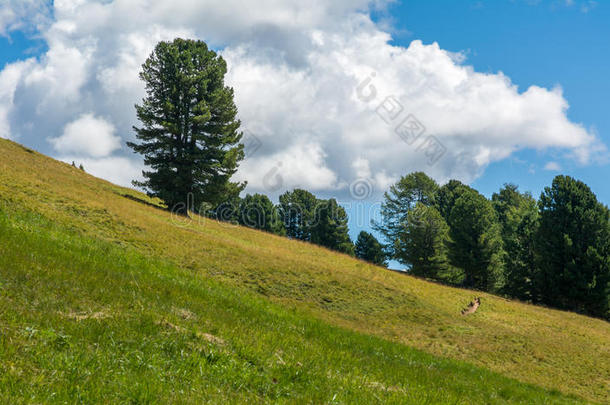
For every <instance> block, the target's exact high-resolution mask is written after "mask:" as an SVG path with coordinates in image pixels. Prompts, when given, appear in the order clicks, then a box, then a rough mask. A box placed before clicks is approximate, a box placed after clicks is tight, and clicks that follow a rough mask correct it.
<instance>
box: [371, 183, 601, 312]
mask: <svg viewBox="0 0 610 405" xmlns="http://www.w3.org/2000/svg"><path fill="white" fill-rule="evenodd" d="M384 197H385V198H384V202H383V204H382V209H381V211H382V220H381V221H380V222H378V223H375V224H374V227H375V229H377V230H378V231H379V232H381V233H382V234H383V235H384V237H385V238H386V240H387V242H388V243H387V245H386V246H385V249H386V250H385V251H386V254H387V257H388V258H390V259H394V260H397V261H399V262H400V263H402V264H404V265H405V266H406V267H407V268H408V271H409V272H410V273H411V274H414V275H417V276H421V277H426V278H430V279H435V280H440V281H443V282H445V283H449V284H453V285H458V286H464V287H468V288H476V289H480V290H483V291H489V292H493V293H499V294H503V295H506V296H510V297H515V298H518V299H520V300H524V301H529V302H533V303H537V304H544V305H548V306H552V307H556V308H560V309H566V310H573V311H577V312H581V313H585V314H589V315H593V316H598V317H603V318H606V319H609V318H610V312H609V308H610V305H609V301H610V222H609V220H610V216H609V210H608V208H607V207H606V206H605V205H603V204H601V203H600V202H598V201H597V198H596V196H595V194H594V193H593V192H592V191H591V190H590V188H589V187H588V186H587V185H586V184H584V183H583V182H581V181H578V180H575V179H573V178H571V177H568V176H557V177H555V179H554V180H553V183H552V185H551V186H550V187H546V188H545V189H544V191H543V192H542V193H541V195H540V198H539V199H538V201H536V199H535V198H534V197H533V196H532V195H531V194H530V193H522V192H520V191H519V190H518V187H517V186H516V185H514V184H507V185H505V186H504V187H503V188H502V189H501V190H499V192H497V193H494V194H493V196H492V198H491V199H487V198H486V197H485V196H483V195H481V194H480V193H479V192H478V191H476V190H475V189H473V188H471V187H469V186H467V185H465V184H462V183H461V182H459V181H457V180H451V181H449V182H448V183H446V184H445V185H443V186H439V185H438V184H437V183H436V182H435V181H434V180H433V179H431V178H430V177H428V176H426V175H425V174H424V173H422V172H416V173H411V174H409V175H407V176H404V177H402V178H401V179H400V180H399V181H398V182H397V183H396V184H394V185H393V186H392V187H391V188H390V190H389V191H388V192H386V193H385V196H384Z"/></svg>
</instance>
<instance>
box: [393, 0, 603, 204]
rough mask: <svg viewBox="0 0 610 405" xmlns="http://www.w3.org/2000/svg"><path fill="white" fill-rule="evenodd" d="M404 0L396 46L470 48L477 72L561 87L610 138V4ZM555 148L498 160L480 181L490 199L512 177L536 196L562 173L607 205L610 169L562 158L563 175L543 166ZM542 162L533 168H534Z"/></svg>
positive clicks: (579, 118) (581, 117) (573, 114)
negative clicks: (415, 41)
mask: <svg viewBox="0 0 610 405" xmlns="http://www.w3.org/2000/svg"><path fill="white" fill-rule="evenodd" d="M569 4H570V3H569V2H565V1H540V2H532V1H529V2H528V1H518V0H514V1H509V0H500V1H459V2H458V1H425V0H422V1H413V0H409V1H403V2H400V3H398V4H395V5H393V6H391V7H390V9H389V13H390V14H391V16H392V18H393V23H394V25H395V27H396V32H395V33H394V36H395V43H396V44H398V45H403V46H405V45H407V44H408V43H409V42H411V41H412V40H413V39H421V40H423V41H424V42H425V43H430V42H434V41H436V42H438V43H439V45H440V46H441V47H442V48H444V49H448V50H450V51H454V52H457V51H465V52H466V55H467V63H468V64H472V65H474V67H475V69H476V70H477V71H481V72H498V71H502V72H504V73H505V74H506V75H507V76H509V77H510V78H511V80H512V82H513V83H514V84H517V85H518V86H519V89H520V90H521V91H523V90H524V89H526V88H527V87H529V86H531V85H540V86H544V87H548V88H551V87H553V86H555V85H557V84H559V85H561V87H562V88H563V90H564V97H565V98H566V99H567V100H568V102H569V104H570V109H569V110H568V117H569V118H570V119H571V120H573V121H575V122H579V123H583V124H584V125H585V127H594V128H596V130H597V132H598V134H599V136H600V138H601V139H602V140H604V141H605V143H609V142H608V141H610V114H608V108H609V107H610V103H609V95H610V52H608V50H610V24H609V22H610V2H604V1H600V2H595V3H592V2H589V1H580V2H579V1H574V4H572V5H569ZM549 156H553V153H552V152H548V151H547V152H545V153H538V152H536V151H531V150H528V151H522V152H519V153H516V154H515V155H514V156H513V157H512V158H509V159H506V160H505V161H501V162H496V163H492V164H491V165H490V166H489V167H488V168H487V170H486V171H485V173H484V175H483V176H482V177H480V178H479V179H477V180H476V181H475V182H474V183H473V186H474V187H476V188H477V189H478V190H480V191H481V192H483V193H484V194H486V195H488V196H490V195H491V194H492V193H493V192H494V191H496V190H498V188H500V187H501V186H502V184H504V183H507V182H513V183H516V184H518V185H519V186H520V188H521V189H522V190H529V191H532V192H533V194H534V195H535V196H536V197H537V196H538V195H539V194H540V192H541V191H542V189H543V188H544V186H547V185H549V184H550V183H551V181H552V179H553V177H554V176H555V175H556V174H558V173H561V174H567V175H570V176H574V177H576V178H579V179H581V180H583V181H584V182H585V183H587V184H588V185H589V186H590V187H591V188H592V189H593V191H594V192H595V193H596V194H597V195H598V197H599V198H600V199H601V200H602V201H603V202H604V203H605V204H609V203H610V187H607V176H608V175H610V170H609V166H608V165H606V164H602V165H595V164H594V165H588V166H582V165H579V164H577V163H575V162H570V161H566V160H561V159H558V161H559V162H560V164H561V167H562V169H561V170H560V171H558V172H554V171H546V170H543V166H544V164H545V162H547V161H548V160H549ZM531 164H534V165H535V166H536V168H535V171H534V173H531V172H530V165H531Z"/></svg>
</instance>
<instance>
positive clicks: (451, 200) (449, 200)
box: [434, 180, 472, 221]
mask: <svg viewBox="0 0 610 405" xmlns="http://www.w3.org/2000/svg"><path fill="white" fill-rule="evenodd" d="M467 190H472V188H470V187H469V186H467V185H465V184H464V183H462V182H461V181H459V180H449V181H448V182H447V183H446V184H443V185H442V186H441V187H440V188H439V189H438V192H437V193H436V198H435V200H434V205H435V207H436V209H437V210H438V212H439V213H440V214H441V215H442V216H443V218H445V221H449V216H450V215H451V210H452V209H453V206H454V205H455V201H456V200H457V199H458V198H460V196H461V195H462V194H463V193H464V192H465V191H467Z"/></svg>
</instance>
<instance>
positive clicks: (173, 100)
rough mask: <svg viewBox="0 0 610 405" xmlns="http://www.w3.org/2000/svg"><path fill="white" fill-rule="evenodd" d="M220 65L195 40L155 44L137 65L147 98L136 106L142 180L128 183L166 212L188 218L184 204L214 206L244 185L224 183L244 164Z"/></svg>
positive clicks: (135, 147)
mask: <svg viewBox="0 0 610 405" xmlns="http://www.w3.org/2000/svg"><path fill="white" fill-rule="evenodd" d="M226 72H227V66H226V63H225V61H224V60H223V59H222V57H220V56H219V55H217V54H216V53H215V52H214V51H212V50H209V49H208V47H207V45H206V44H205V43H204V42H202V41H195V40H185V39H175V40H174V41H172V42H165V41H164V42H160V43H158V44H157V46H156V47H155V49H154V51H153V52H152V54H151V55H150V56H149V57H148V59H147V60H146V62H145V63H144V64H143V65H142V71H141V73H140V78H141V79H142V80H143V81H144V84H145V86H146V97H144V99H143V101H142V104H140V105H136V113H137V117H138V119H139V120H140V122H141V123H142V125H141V126H140V127H134V130H135V132H136V138H137V141H138V142H128V143H127V144H128V146H129V147H131V148H132V149H133V150H134V151H135V152H136V153H139V154H141V155H143V156H144V163H145V164H146V166H147V168H148V170H145V171H144V172H143V176H144V179H145V180H144V181H142V182H134V184H135V185H136V186H140V187H143V188H144V189H145V190H147V191H148V193H149V195H151V196H155V197H159V198H161V199H162V200H164V201H165V203H166V204H167V206H168V209H170V210H174V211H176V212H180V213H187V210H188V209H191V208H194V207H188V206H187V205H188V204H189V200H191V201H193V202H194V203H195V204H197V205H200V204H203V203H207V204H209V205H211V206H213V207H215V206H217V205H218V204H220V203H221V202H222V201H224V200H227V199H230V198H232V197H234V196H235V195H238V194H239V192H240V191H241V190H242V189H243V188H244V186H245V184H240V183H234V182H231V181H230V178H231V176H232V175H233V174H234V173H235V171H236V170H237V165H238V163H239V161H240V160H242V159H243V156H244V153H243V145H241V144H240V143H239V141H240V139H241V137H242V134H241V132H239V127H240V122H239V120H237V119H236V115H237V108H236V106H235V103H234V101H233V89H231V88H230V87H227V86H225V84H224V76H225V74H226Z"/></svg>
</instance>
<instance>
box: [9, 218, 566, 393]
mask: <svg viewBox="0 0 610 405" xmlns="http://www.w3.org/2000/svg"><path fill="white" fill-rule="evenodd" d="M0 235H2V245H0V269H2V272H1V279H0V307H1V308H2V312H1V314H0V323H1V325H2V329H1V338H0V339H1V340H0V402H3V403H19V402H33V403H40V402H58V403H64V402H65V403H73V402H84V403H92V402H112V403H114V402H125V403H150V402H176V403H187V402H188V403H201V402H202V401H204V400H209V401H213V402H217V403H221V402H222V403H226V402H245V401H248V400H250V401H252V402H260V401H277V402H303V403H375V402H379V403H392V402H393V403H405V402H411V403H473V402H474V403H503V402H521V403H562V402H563V403H568V402H570V400H569V399H568V398H565V397H563V396H562V395H560V394H559V393H556V392H555V393H551V392H548V391H545V390H542V389H540V388H537V387H532V386H528V385H527V384H522V383H519V382H517V381H515V380H512V379H509V378H506V377H503V376H500V375H498V374H496V373H492V372H489V371H486V370H484V369H481V368H477V367H473V366H470V365H467V364H465V363H462V362H458V361H452V360H444V359H440V358H437V357H434V356H432V355H428V354H425V353H423V352H421V351H418V350H415V349H410V348H408V347H406V346H404V345H400V344H397V343H391V342H388V341H385V340H382V339H379V338H376V337H371V336H366V335H363V334H360V333H356V332H350V331H347V330H345V329H342V328H338V327H333V326H330V325H328V324H326V323H324V322H321V321H319V320H316V319H314V318H313V317H311V316H308V315H307V314H304V313H302V311H299V310H298V309H296V308H285V307H283V306H280V305H278V304H273V303H271V302H269V301H268V300H265V299H262V298H260V297H257V296H256V295H254V294H252V293H243V292H238V291H236V290H235V289H229V288H226V287H224V286H222V285H220V284H218V283H216V282H213V281H211V280H206V279H204V278H201V277H195V276H194V275H193V273H192V272H190V271H188V270H183V269H179V268H177V267H175V266H173V265H172V264H171V263H167V262H164V261H160V260H154V259H151V258H147V257H145V256H143V255H141V254H138V253H137V252H135V251H134V250H133V249H124V248H121V247H117V246H114V245H113V244H111V243H109V242H104V241H99V240H93V239H90V238H82V237H80V236H78V235H75V234H73V233H71V232H68V231H67V230H65V229H61V228H59V227H57V226H53V225H52V224H50V223H48V221H46V220H45V219H43V218H42V217H40V216H37V215H32V214H29V215H24V214H22V213H18V212H10V214H8V215H7V213H6V212H5V213H3V214H0ZM574 402H575V401H574Z"/></svg>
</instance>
